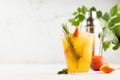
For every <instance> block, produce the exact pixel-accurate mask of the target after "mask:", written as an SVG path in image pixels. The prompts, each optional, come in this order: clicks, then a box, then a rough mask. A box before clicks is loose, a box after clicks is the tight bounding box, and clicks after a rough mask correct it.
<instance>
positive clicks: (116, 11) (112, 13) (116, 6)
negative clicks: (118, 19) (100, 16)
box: [110, 5, 118, 16]
mask: <svg viewBox="0 0 120 80" xmlns="http://www.w3.org/2000/svg"><path fill="white" fill-rule="evenodd" d="M117 13H118V5H115V6H114V7H113V8H112V9H111V10H110V15H111V16H114V15H116V14H117Z"/></svg>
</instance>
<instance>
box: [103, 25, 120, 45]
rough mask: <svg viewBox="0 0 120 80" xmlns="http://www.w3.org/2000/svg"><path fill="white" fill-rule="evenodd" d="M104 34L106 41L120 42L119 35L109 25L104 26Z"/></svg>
mask: <svg viewBox="0 0 120 80" xmlns="http://www.w3.org/2000/svg"><path fill="white" fill-rule="evenodd" d="M103 36H104V38H106V41H110V42H112V43H114V44H116V43H118V42H119V40H118V38H117V36H116V35H115V34H114V33H113V31H111V30H110V29H109V28H107V27H104V28H103Z"/></svg>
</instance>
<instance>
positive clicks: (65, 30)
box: [62, 24, 80, 61]
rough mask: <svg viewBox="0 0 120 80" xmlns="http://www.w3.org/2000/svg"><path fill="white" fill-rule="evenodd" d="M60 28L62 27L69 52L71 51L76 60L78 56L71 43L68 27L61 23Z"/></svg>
mask: <svg viewBox="0 0 120 80" xmlns="http://www.w3.org/2000/svg"><path fill="white" fill-rule="evenodd" d="M62 28H63V32H64V35H65V39H66V40H67V42H68V43H69V47H70V50H71V53H72V55H73V57H74V58H75V59H76V60H77V61H78V60H79V59H80V56H79V55H77V54H76V51H75V49H74V46H73V44H72V41H71V39H70V37H69V29H68V27H67V24H62Z"/></svg>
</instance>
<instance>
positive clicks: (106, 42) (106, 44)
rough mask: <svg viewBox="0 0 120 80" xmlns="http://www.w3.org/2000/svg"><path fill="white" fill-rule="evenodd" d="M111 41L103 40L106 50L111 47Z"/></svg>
mask: <svg viewBox="0 0 120 80" xmlns="http://www.w3.org/2000/svg"><path fill="white" fill-rule="evenodd" d="M110 44H111V42H110V41H105V42H103V49H104V51H106V50H107V49H108V48H109V47H110Z"/></svg>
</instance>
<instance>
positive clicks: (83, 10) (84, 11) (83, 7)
mask: <svg viewBox="0 0 120 80" xmlns="http://www.w3.org/2000/svg"><path fill="white" fill-rule="evenodd" d="M87 11H88V9H87V8H86V7H85V6H82V13H83V14H85V13H86V12H87Z"/></svg>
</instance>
